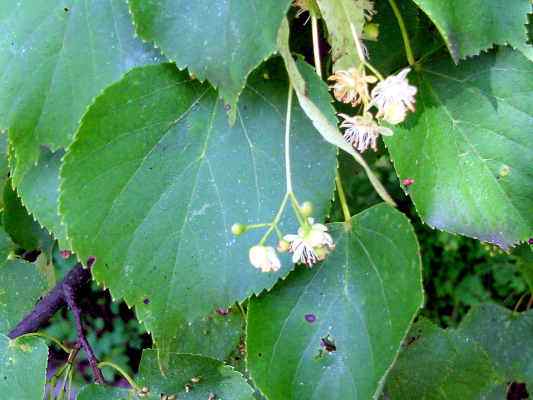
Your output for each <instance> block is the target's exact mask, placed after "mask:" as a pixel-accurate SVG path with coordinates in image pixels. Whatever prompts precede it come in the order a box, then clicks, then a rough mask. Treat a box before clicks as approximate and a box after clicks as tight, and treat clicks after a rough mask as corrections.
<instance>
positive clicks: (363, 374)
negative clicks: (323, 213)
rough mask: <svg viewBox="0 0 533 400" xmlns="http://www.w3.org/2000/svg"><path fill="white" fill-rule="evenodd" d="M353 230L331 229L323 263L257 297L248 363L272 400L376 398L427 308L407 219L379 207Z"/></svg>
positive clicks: (333, 226)
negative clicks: (416, 320) (419, 313)
mask: <svg viewBox="0 0 533 400" xmlns="http://www.w3.org/2000/svg"><path fill="white" fill-rule="evenodd" d="M351 225H352V227H351V228H348V229H347V228H346V225H345V224H342V223H335V224H330V225H329V228H330V230H331V232H332V236H333V238H334V240H335V243H336V249H335V250H334V251H333V252H332V253H331V254H330V255H329V256H328V258H327V259H326V260H325V261H324V262H322V263H321V264H319V265H317V266H315V267H313V268H312V269H307V268H303V267H302V268H299V269H297V270H296V271H295V272H294V273H293V274H291V275H290V276H289V278H287V279H286V280H285V281H283V282H280V284H279V285H278V286H276V287H275V288H274V289H273V290H272V291H271V292H269V293H268V294H265V295H264V296H261V297H259V298H252V300H251V301H250V305H249V308H248V328H247V366H248V369H249V370H250V374H251V376H252V378H253V380H254V382H255V383H256V384H257V386H258V387H259V388H260V389H261V391H262V392H263V393H264V394H265V395H266V396H267V397H268V398H269V399H270V400H278V399H283V400H289V399H295V400H299V399H328V400H335V399H354V398H361V399H370V398H377V396H378V395H379V393H380V391H381V387H382V384H383V380H384V378H385V376H386V375H387V372H388V370H389V369H390V367H391V364H392V363H393V361H394V360H395V358H396V355H397V353H398V351H399V347H400V343H401V341H402V340H403V338H404V336H405V335H406V333H407V331H408V329H409V327H410V325H411V322H412V320H413V318H414V317H415V315H416V313H417V311H418V309H419V308H420V307H421V306H422V302H423V292H422V282H421V280H422V278H421V263H420V256H419V249H418V244H417V241H416V237H415V235H414V232H413V229H412V227H411V225H410V223H409V221H408V220H407V218H406V217H405V216H403V215H402V214H401V213H399V212H398V211H396V210H395V209H393V208H392V207H390V206H388V205H385V204H380V205H378V206H374V207H371V208H369V209H367V210H366V211H364V212H363V213H361V214H358V215H357V216H355V217H353V219H352V221H351ZM324 340H328V341H330V342H331V343H333V344H334V345H335V347H336V349H335V350H334V351H328V349H327V347H326V346H325V345H324ZM330 350H331V348H330Z"/></svg>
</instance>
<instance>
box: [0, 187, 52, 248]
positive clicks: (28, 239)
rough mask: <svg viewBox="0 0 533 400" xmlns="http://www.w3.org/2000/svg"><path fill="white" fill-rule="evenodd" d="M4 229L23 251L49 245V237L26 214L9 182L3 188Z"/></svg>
mask: <svg viewBox="0 0 533 400" xmlns="http://www.w3.org/2000/svg"><path fill="white" fill-rule="evenodd" d="M3 221H4V229H5V230H6V232H7V233H9V235H10V236H11V239H13V241H14V242H15V243H16V244H18V245H19V246H21V247H22V248H23V249H25V250H35V249H38V248H42V247H44V246H46V245H47V244H48V243H49V240H50V239H49V235H48V233H47V232H46V230H45V229H43V228H42V227H41V226H40V225H39V224H38V223H37V221H35V220H34V219H33V217H32V216H31V215H30V214H28V211H27V210H26V208H24V205H23V204H22V203H21V201H20V198H19V197H18V194H17V192H16V191H15V190H13V188H12V187H11V180H9V181H8V182H7V184H6V186H5V187H4V214H3Z"/></svg>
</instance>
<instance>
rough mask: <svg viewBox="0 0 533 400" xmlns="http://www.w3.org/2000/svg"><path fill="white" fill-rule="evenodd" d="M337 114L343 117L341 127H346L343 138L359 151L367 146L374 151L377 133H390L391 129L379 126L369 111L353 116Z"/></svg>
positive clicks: (362, 150)
mask: <svg viewBox="0 0 533 400" xmlns="http://www.w3.org/2000/svg"><path fill="white" fill-rule="evenodd" d="M338 115H339V116H340V117H342V118H344V121H343V122H342V123H341V128H346V130H345V131H344V139H345V140H346V141H347V142H348V143H350V144H351V145H352V146H353V148H354V149H356V150H357V151H359V152H361V153H362V152H364V151H365V150H366V149H368V148H369V147H371V148H372V150H374V151H376V150H377V140H378V137H379V135H384V136H391V135H392V130H391V129H389V128H386V127H384V126H379V125H378V124H377V123H376V121H375V120H374V117H372V114H370V113H365V114H364V115H355V116H353V117H350V116H349V115H346V114H341V113H339V114H338Z"/></svg>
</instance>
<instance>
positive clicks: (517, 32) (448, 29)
mask: <svg viewBox="0 0 533 400" xmlns="http://www.w3.org/2000/svg"><path fill="white" fill-rule="evenodd" d="M413 1H414V2H415V3H416V4H417V5H418V6H419V7H420V8H421V9H422V10H424V12H425V13H426V14H427V15H428V17H429V18H430V19H431V20H432V21H433V23H434V24H435V25H436V26H437V29H438V30H439V32H440V33H441V35H442V37H443V38H444V41H445V42H446V45H447V46H448V49H449V50H450V53H451V55H452V57H453V59H454V61H455V63H458V62H459V60H460V59H463V58H466V57H469V56H474V55H478V54H479V53H480V52H481V51H482V50H487V49H490V48H491V47H492V46H493V45H494V44H499V45H506V44H510V45H511V46H513V47H514V48H524V49H527V47H530V46H529V45H527V44H526V43H527V30H526V27H525V25H526V24H527V21H528V20H527V14H528V13H530V12H531V3H530V1H529V0H513V1H501V0H468V1H464V0H448V1H442V0H413Z"/></svg>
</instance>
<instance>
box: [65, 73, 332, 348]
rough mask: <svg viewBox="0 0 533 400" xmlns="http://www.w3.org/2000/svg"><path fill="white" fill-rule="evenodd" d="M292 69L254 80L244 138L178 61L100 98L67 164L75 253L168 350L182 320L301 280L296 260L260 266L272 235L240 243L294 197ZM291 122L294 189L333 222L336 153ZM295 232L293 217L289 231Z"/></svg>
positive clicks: (242, 106) (296, 111) (303, 122)
mask: <svg viewBox="0 0 533 400" xmlns="http://www.w3.org/2000/svg"><path fill="white" fill-rule="evenodd" d="M279 65H280V64H279V63H276V64H269V65H267V67H266V68H264V69H262V70H260V71H258V73H257V75H256V76H254V77H253V78H251V81H250V84H249V86H248V87H247V89H246V90H245V91H244V92H243V94H242V95H241V100H240V102H239V107H238V113H237V124H236V125H235V126H233V127H232V126H229V125H228V121H227V117H226V115H225V111H224V105H223V104H222V102H221V101H219V100H218V94H217V93H216V92H215V91H214V90H213V89H212V88H211V87H210V86H209V85H208V84H203V85H202V84H200V83H199V82H198V81H195V80H190V79H189V77H188V75H187V74H186V73H185V72H178V71H177V70H176V68H175V66H174V65H171V64H166V65H160V66H151V67H145V68H139V69H135V70H134V71H132V72H131V73H129V74H127V75H126V76H125V78H124V79H123V80H122V81H120V82H119V83H117V84H115V85H112V86H110V87H109V88H108V89H106V91H105V92H104V93H103V94H102V95H101V96H100V97H99V98H97V100H96V101H95V103H94V104H93V106H92V107H91V108H90V110H89V111H88V113H87V114H86V115H85V117H84V119H83V121H82V124H81V128H80V130H79V132H78V135H77V138H76V140H75V142H74V143H73V144H72V145H71V146H70V147H69V150H68V152H67V154H66V156H65V161H64V165H63V167H62V170H61V180H62V183H61V196H60V212H61V214H62V216H63V220H64V222H65V223H66V226H67V232H68V237H69V239H70V240H71V243H72V246H73V249H74V251H75V252H76V253H77V254H78V255H79V257H80V258H81V259H87V258H88V257H89V256H94V257H96V263H95V265H94V267H93V275H94V277H95V278H96V280H98V281H99V282H101V283H103V284H104V285H105V286H106V287H109V288H110V290H111V292H112V293H113V296H114V297H124V298H125V299H126V301H127V302H128V303H129V304H130V305H134V306H136V309H137V313H138V316H139V318H140V320H142V321H144V323H145V324H146V326H147V327H148V330H149V331H150V332H152V333H153V335H154V338H155V342H156V343H157V346H158V348H164V349H167V348H174V346H176V343H177V342H178V341H179V340H180V337H179V326H181V325H182V324H183V323H188V322H191V321H194V320H196V319H197V318H201V317H203V316H205V315H207V314H209V313H211V312H213V311H214V310H216V309H217V308H219V307H227V306H229V305H231V304H233V303H234V302H235V301H236V300H242V299H244V298H246V297H247V296H249V295H250V294H252V293H257V292H259V291H261V290H263V289H265V288H270V287H272V286H273V284H274V283H275V282H276V281H277V280H278V279H279V278H280V277H282V276H285V275H286V274H287V273H288V272H289V271H290V270H291V269H292V264H291V263H290V261H289V257H288V256H284V263H283V264H284V265H283V267H282V268H281V270H280V271H278V272H276V273H262V272H260V271H259V270H257V269H255V268H253V267H252V266H251V265H250V263H249V260H248V250H249V248H250V247H251V246H252V245H254V244H257V242H258V241H259V239H260V238H261V236H262V234H263V231H261V230H254V231H251V232H248V233H246V234H245V235H243V236H240V237H238V238H237V237H235V236H233V235H232V233H231V225H232V224H233V223H236V222H239V223H243V224H251V223H258V222H265V221H270V220H272V218H273V216H274V215H275V213H276V211H277V209H278V207H279V205H280V202H281V200H282V198H283V196H284V193H285V183H284V181H285V169H284V145H283V135H284V130H285V113H286V111H285V110H286V103H287V94H288V84H287V80H286V76H284V75H282V74H280V73H279V71H280V70H281V69H280V68H279ZM281 71H282V70H281ZM294 103H296V102H294ZM291 122H292V123H291V161H292V175H293V183H294V186H295V191H296V193H297V196H298V197H299V198H301V199H302V200H301V201H305V200H309V201H311V202H312V203H313V204H314V206H315V210H316V215H315V216H316V217H317V218H318V219H320V218H322V217H323V216H324V215H325V213H326V211H327V209H328V207H329V202H330V197H331V192H332V190H333V183H334V175H335V166H336V152H335V149H334V148H333V147H331V146H327V145H326V144H325V142H324V141H323V140H322V138H321V136H320V134H318V133H317V132H316V131H315V130H314V129H313V126H312V124H311V122H310V121H309V120H308V119H307V117H306V115H305V114H304V113H303V112H302V111H301V110H300V108H299V107H298V105H297V104H293V110H292V121H291ZM296 227H297V222H296V220H295V219H294V217H293V216H292V213H290V212H286V213H285V215H284V218H283V222H282V224H281V229H282V230H284V231H288V232H291V231H294V230H296ZM269 244H271V245H274V246H275V244H276V239H275V238H272V239H271V240H270V241H269ZM191 298H193V299H195V301H194V302H193V301H190V299H191ZM145 299H149V303H147V302H145V301H144V300H145Z"/></svg>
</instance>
